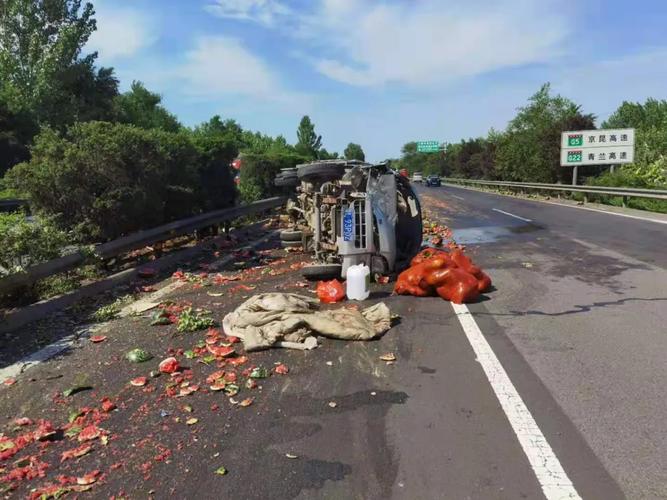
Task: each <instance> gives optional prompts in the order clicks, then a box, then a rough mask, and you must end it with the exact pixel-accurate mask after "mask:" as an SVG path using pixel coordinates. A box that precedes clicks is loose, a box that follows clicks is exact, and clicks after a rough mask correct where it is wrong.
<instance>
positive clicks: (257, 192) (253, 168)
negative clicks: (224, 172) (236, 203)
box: [239, 153, 307, 203]
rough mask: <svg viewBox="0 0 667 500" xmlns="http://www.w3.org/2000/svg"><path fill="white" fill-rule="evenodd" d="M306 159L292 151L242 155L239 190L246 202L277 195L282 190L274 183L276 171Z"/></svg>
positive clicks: (291, 166) (293, 165)
mask: <svg viewBox="0 0 667 500" xmlns="http://www.w3.org/2000/svg"><path fill="white" fill-rule="evenodd" d="M306 161H307V159H306V158H305V157H303V156H301V155H298V154H294V153H276V154H248V155H243V159H242V166H241V182H240V184H239V190H240V191H241V198H242V199H243V201H245V202H246V203H249V202H252V201H256V200H260V199H263V198H268V197H271V196H276V195H279V194H280V193H281V192H282V190H281V188H278V187H276V186H275V184H274V180H275V178H276V175H278V172H280V170H281V169H283V168H293V167H295V166H296V165H298V164H300V163H304V162H306Z"/></svg>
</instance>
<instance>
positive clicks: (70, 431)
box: [65, 426, 83, 438]
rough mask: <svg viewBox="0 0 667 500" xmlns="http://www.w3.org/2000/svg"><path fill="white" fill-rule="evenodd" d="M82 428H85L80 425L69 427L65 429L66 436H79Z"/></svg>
mask: <svg viewBox="0 0 667 500" xmlns="http://www.w3.org/2000/svg"><path fill="white" fill-rule="evenodd" d="M82 430H83V427H79V426H74V427H70V428H69V429H67V430H66V431H65V437H68V438H72V437H75V436H78V435H79V433H80V432H81V431H82Z"/></svg>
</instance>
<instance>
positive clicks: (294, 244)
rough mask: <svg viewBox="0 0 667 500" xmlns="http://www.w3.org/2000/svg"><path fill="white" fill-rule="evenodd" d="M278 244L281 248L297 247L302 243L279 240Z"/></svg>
mask: <svg viewBox="0 0 667 500" xmlns="http://www.w3.org/2000/svg"><path fill="white" fill-rule="evenodd" d="M280 246H281V247H283V248H297V247H302V246H303V244H302V243H301V241H300V240H299V241H285V240H280Z"/></svg>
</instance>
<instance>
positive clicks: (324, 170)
mask: <svg viewBox="0 0 667 500" xmlns="http://www.w3.org/2000/svg"><path fill="white" fill-rule="evenodd" d="M344 174H345V165H336V164H331V165H328V164H326V163H313V164H312V165H303V166H301V167H299V168H298V169H297V176H298V177H299V179H300V180H303V181H306V182H312V181H321V182H326V181H333V180H336V179H340V178H341V177H343V175H344Z"/></svg>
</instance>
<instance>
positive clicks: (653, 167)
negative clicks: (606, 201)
mask: <svg viewBox="0 0 667 500" xmlns="http://www.w3.org/2000/svg"><path fill="white" fill-rule="evenodd" d="M602 126H603V127H604V128H634V129H635V161H634V163H633V164H630V165H625V166H623V171H624V172H623V174H619V175H618V176H617V179H615V180H614V179H611V178H610V179H609V182H610V183H612V182H614V183H617V182H618V181H619V180H622V181H623V182H629V179H630V178H632V177H635V180H633V181H632V184H631V185H633V186H639V187H664V186H665V185H667V101H665V100H657V99H647V100H646V102H645V103H644V104H641V103H631V102H623V104H621V106H620V107H619V108H618V109H617V110H616V111H615V112H614V113H613V114H612V115H611V116H610V117H609V118H608V119H607V120H606V121H605V122H604V123H603V124H602ZM611 177H613V176H611Z"/></svg>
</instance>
